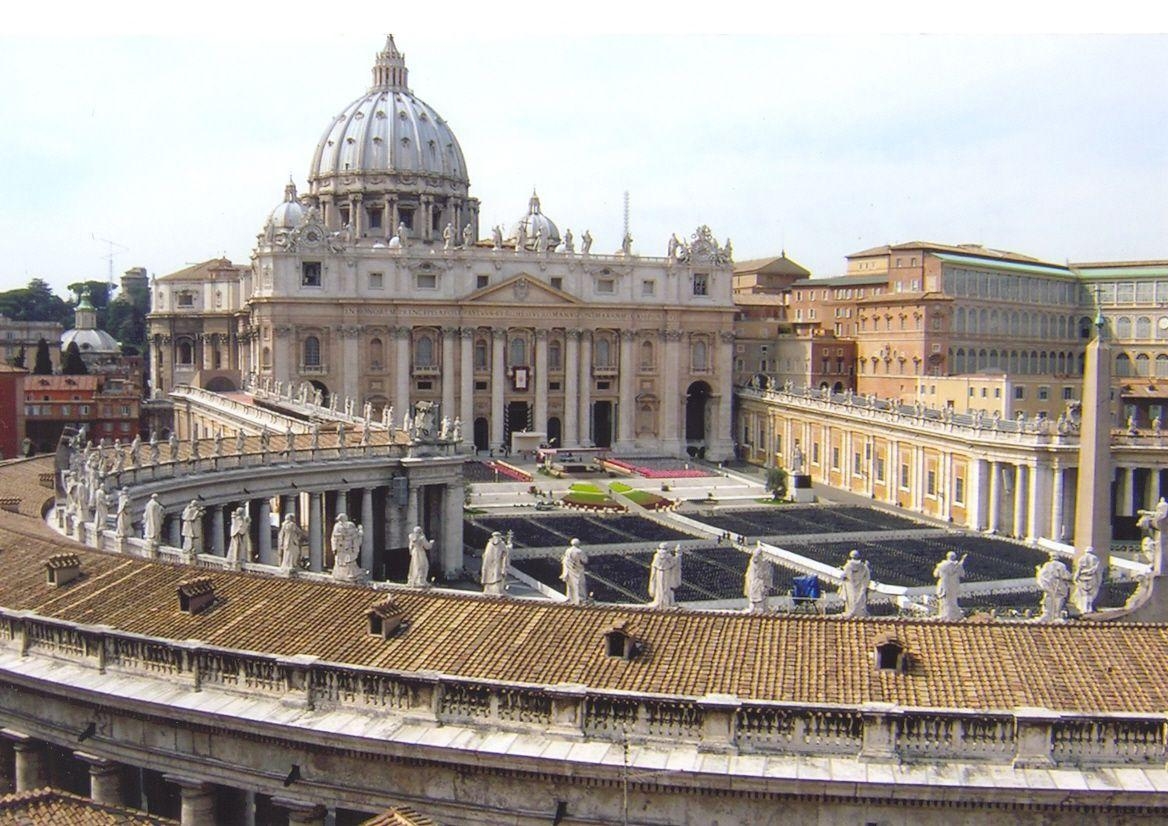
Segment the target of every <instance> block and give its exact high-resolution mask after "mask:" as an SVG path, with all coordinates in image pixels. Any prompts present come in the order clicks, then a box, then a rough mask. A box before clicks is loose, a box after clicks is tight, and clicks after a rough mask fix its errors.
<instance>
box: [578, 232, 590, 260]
mask: <svg viewBox="0 0 1168 826" xmlns="http://www.w3.org/2000/svg"><path fill="white" fill-rule="evenodd" d="M580 252H581V253H583V254H584V255H587V254H588V253H590V252H592V233H591V232H590V231H588V230H584V234H583V235H582V236H580Z"/></svg>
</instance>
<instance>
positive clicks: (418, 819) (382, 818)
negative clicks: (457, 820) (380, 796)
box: [361, 806, 439, 826]
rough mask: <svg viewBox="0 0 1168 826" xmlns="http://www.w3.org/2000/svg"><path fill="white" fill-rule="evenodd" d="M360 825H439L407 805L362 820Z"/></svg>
mask: <svg viewBox="0 0 1168 826" xmlns="http://www.w3.org/2000/svg"><path fill="white" fill-rule="evenodd" d="M361 826H439V823H438V821H436V820H431V819H430V818H428V817H426V816H425V815H420V814H418V813H417V812H416V811H414V810H413V809H412V808H410V807H409V806H399V807H397V808H396V809H390V810H389V811H388V812H382V813H381V814H379V815H377V816H376V817H371V818H369V820H365V821H362V822H361Z"/></svg>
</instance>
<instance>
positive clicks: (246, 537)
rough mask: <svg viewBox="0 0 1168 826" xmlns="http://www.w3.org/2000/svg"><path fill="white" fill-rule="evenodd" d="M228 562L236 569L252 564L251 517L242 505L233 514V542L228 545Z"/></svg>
mask: <svg viewBox="0 0 1168 826" xmlns="http://www.w3.org/2000/svg"><path fill="white" fill-rule="evenodd" d="M227 561H228V562H230V563H231V564H232V565H234V566H236V567H239V566H240V565H242V564H243V563H244V562H251V517H250V516H248V515H247V510H246V509H245V508H244V507H243V506H242V505H241V506H240V507H238V508H236V509H235V510H234V511H232V513H231V541H230V542H228V543H227Z"/></svg>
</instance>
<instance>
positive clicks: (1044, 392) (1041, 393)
mask: <svg viewBox="0 0 1168 826" xmlns="http://www.w3.org/2000/svg"><path fill="white" fill-rule="evenodd" d="M1049 398H1050V388H1049V387H1040V388H1038V400H1039V401H1040V402H1044V401H1046V400H1047V399H1049Z"/></svg>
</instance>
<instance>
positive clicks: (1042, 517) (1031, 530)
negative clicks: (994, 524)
mask: <svg viewBox="0 0 1168 826" xmlns="http://www.w3.org/2000/svg"><path fill="white" fill-rule="evenodd" d="M1050 473H1051V471H1050V466H1049V465H1047V464H1045V463H1044V462H1042V461H1041V460H1039V461H1038V462H1037V463H1036V464H1035V465H1034V467H1032V468H1030V491H1029V495H1028V497H1027V499H1028V504H1029V508H1028V511H1029V512H1028V514H1027V519H1026V522H1027V525H1026V541H1027V542H1037V541H1038V540H1039V539H1041V538H1042V537H1044V536H1050V533H1051V530H1050V522H1049V520H1050V488H1051V478H1050Z"/></svg>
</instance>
